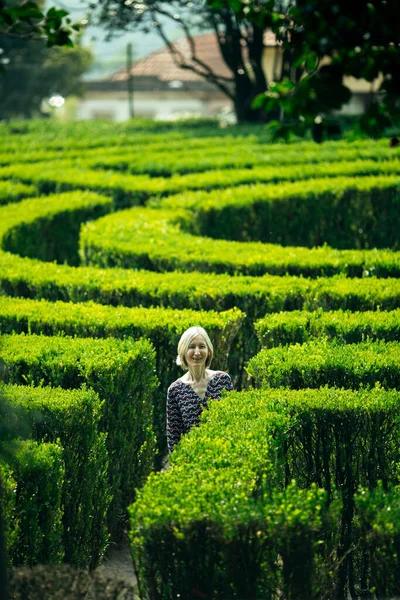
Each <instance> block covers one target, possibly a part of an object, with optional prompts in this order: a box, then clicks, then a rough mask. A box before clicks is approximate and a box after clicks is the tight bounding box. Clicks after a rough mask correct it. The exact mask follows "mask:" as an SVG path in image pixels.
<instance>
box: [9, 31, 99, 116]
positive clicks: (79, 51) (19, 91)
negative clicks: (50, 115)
mask: <svg viewBox="0 0 400 600" xmlns="http://www.w3.org/2000/svg"><path fill="white" fill-rule="evenodd" d="M4 46H5V48H6V52H7V56H8V58H9V61H10V62H9V64H8V66H7V69H6V70H5V71H4V72H3V73H2V75H0V119H4V118H11V117H24V118H31V117H32V116H35V115H40V114H41V104H42V101H43V99H45V98H48V97H50V96H52V95H55V94H59V95H61V96H69V95H72V94H73V95H80V94H82V93H83V90H84V84H83V83H82V81H81V76H82V74H83V73H84V72H85V71H87V69H88V67H89V65H90V63H91V54H90V52H89V51H88V50H86V49H83V48H81V47H80V46H79V45H77V46H76V48H68V47H66V48H65V47H64V48H60V47H53V48H47V46H46V43H45V42H44V41H43V40H29V39H28V40H26V39H16V38H8V39H7V40H6V41H5V44H4Z"/></svg>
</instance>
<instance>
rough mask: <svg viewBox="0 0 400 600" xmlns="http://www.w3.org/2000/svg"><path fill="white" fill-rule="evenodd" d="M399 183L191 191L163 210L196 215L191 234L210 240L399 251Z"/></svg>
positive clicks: (354, 181) (378, 180) (363, 180)
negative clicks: (389, 248)
mask: <svg viewBox="0 0 400 600" xmlns="http://www.w3.org/2000/svg"><path fill="white" fill-rule="evenodd" d="M399 184H400V178H399V176H398V175H392V176H388V177H383V176H382V177H358V178H357V177H354V178H351V179H350V178H346V177H335V178H333V179H330V178H324V179H314V180H311V181H296V182H290V183H285V184H283V183H282V184H281V185H279V186H271V185H261V184H258V185H253V186H241V187H237V188H235V189H234V190H232V189H228V190H222V191H214V192H186V193H184V194H180V195H177V196H170V197H169V198H166V199H164V200H162V202H161V205H160V206H161V207H162V208H170V209H173V210H174V211H177V210H179V209H186V210H188V211H190V212H191V213H192V214H191V220H190V231H191V232H192V233H197V234H201V235H207V236H209V237H215V238H223V239H229V240H238V241H249V240H259V241H262V242H269V243H277V244H282V245H284V246H287V245H295V246H307V247H311V248H312V247H314V246H320V245H323V244H328V245H330V246H333V247H335V248H338V249H346V248H369V247H378V248H388V247H392V249H395V248H396V247H397V246H398V233H397V232H398V228H399V214H400V211H399V199H400V194H399ZM184 225H185V223H184ZM186 226H187V225H186Z"/></svg>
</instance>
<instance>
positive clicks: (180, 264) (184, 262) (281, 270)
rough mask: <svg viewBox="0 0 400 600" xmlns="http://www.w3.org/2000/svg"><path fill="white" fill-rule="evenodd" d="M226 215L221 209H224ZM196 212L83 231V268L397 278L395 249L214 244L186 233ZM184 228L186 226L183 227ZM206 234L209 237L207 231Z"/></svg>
mask: <svg viewBox="0 0 400 600" xmlns="http://www.w3.org/2000/svg"><path fill="white" fill-rule="evenodd" d="M221 210H222V209H221ZM195 222H196V212H195V211H183V210H181V209H180V210H172V209H169V210H164V209H150V208H133V209H129V210H125V211H120V212H118V213H115V214H111V215H107V216H106V217H103V218H101V219H98V220H97V221H92V222H90V223H87V224H85V225H84V226H83V228H82V231H81V238H80V256H81V259H82V263H83V264H86V265H96V266H98V267H101V268H107V267H119V268H124V269H126V268H128V269H147V270H151V271H161V272H165V271H174V270H180V271H194V270H196V271H201V272H210V271H211V272H216V273H229V274H232V275H235V274H236V275H239V274H243V275H252V276H260V275H264V274H265V273H271V274H275V275H285V274H289V275H303V276H305V277H318V276H321V275H322V276H330V275H333V274H336V273H343V274H345V275H349V276H351V277H362V276H364V275H368V274H369V273H371V274H373V275H376V276H377V277H397V276H398V275H399V274H400V253H397V252H396V253H394V252H392V251H391V250H386V251H385V250H335V249H332V248H328V247H326V246H324V247H321V248H312V249H308V248H301V247H299V248H294V247H283V246H280V245H275V244H274V245H272V244H261V243H259V242H247V243H243V242H235V241H226V240H211V239H209V238H208V237H200V236H199V235H192V234H190V233H187V232H185V231H184V230H185V229H188V230H189V229H191V228H192V227H193V225H194V223H195ZM183 223H184V224H183ZM202 233H203V234H204V235H205V236H207V231H206V230H204V231H202Z"/></svg>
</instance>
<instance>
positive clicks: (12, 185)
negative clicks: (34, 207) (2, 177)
mask: <svg viewBox="0 0 400 600" xmlns="http://www.w3.org/2000/svg"><path fill="white" fill-rule="evenodd" d="M37 192H38V190H37V188H36V187H35V186H34V185H25V184H23V183H17V182H13V181H0V205H1V204H8V203H9V202H18V201H19V200H21V199H22V198H27V197H28V196H35V195H37Z"/></svg>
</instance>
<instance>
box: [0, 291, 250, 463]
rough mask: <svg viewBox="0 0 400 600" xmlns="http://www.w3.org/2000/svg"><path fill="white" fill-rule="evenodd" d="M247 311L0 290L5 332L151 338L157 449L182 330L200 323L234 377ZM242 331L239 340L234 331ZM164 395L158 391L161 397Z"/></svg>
mask: <svg viewBox="0 0 400 600" xmlns="http://www.w3.org/2000/svg"><path fill="white" fill-rule="evenodd" d="M244 317H245V315H244V314H243V313H241V312H240V311H239V310H238V309H232V310H229V311H225V312H220V313H217V312H215V311H207V312H205V311H194V310H173V309H168V308H125V307H118V308H116V307H112V306H103V305H100V304H94V303H93V302H85V303H84V304H73V303H71V302H69V303H65V302H46V301H45V300H38V301H36V300H26V299H23V298H8V297H6V296H0V332H1V333H13V332H15V333H30V334H31V333H33V334H35V333H42V334H44V335H57V334H60V333H61V334H65V335H72V336H80V337H110V336H111V337H117V338H126V337H132V338H136V339H137V338H139V337H141V336H144V337H146V338H148V339H149V340H150V341H151V342H152V344H153V345H154V347H155V350H156V372H157V376H158V378H159V380H160V394H157V399H156V401H155V406H154V432H155V434H156V437H157V445H158V450H159V452H161V453H164V452H165V450H166V434H165V420H166V413H165V398H166V393H167V388H168V386H169V385H170V384H171V383H172V381H174V380H175V379H177V378H178V377H180V376H181V374H182V369H181V368H180V367H178V366H177V365H176V363H175V357H176V349H177V346H178V342H179V338H180V336H181V335H182V332H183V331H185V330H186V329H188V328H189V327H192V326H193V325H197V324H198V325H201V326H202V327H204V328H205V329H206V330H207V332H208V334H209V335H210V337H211V339H212V341H213V346H214V364H215V365H216V366H217V368H219V369H222V370H226V369H229V368H230V366H229V365H231V366H232V368H233V369H234V370H233V371H232V372H234V373H235V375H236V378H238V377H239V376H240V373H241V372H242V371H243V368H244V357H243V345H245V349H246V354H247V353H248V349H247V340H246V339H245V337H244V336H243V334H242V324H243V320H244ZM238 334H240V337H239V340H236V337H237V336H238ZM159 396H160V397H159Z"/></svg>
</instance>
